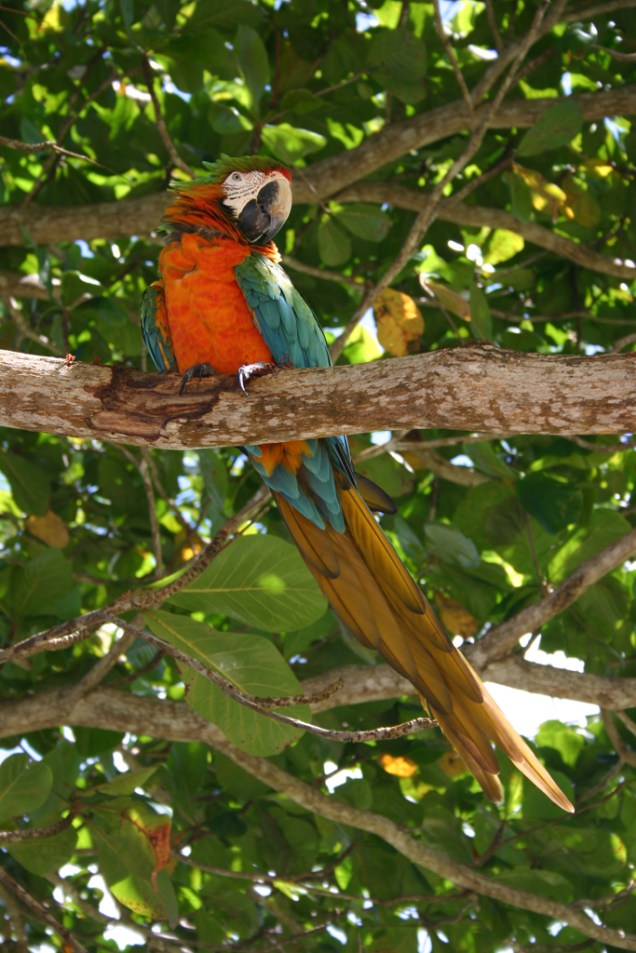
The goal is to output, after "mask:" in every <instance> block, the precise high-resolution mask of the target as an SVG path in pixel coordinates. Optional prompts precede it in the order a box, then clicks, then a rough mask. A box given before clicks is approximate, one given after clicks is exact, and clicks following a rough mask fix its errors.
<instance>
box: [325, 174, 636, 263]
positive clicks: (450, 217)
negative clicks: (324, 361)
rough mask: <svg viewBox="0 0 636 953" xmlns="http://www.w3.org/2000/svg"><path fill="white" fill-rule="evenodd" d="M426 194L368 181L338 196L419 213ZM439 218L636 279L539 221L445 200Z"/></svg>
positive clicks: (423, 204) (607, 259) (341, 198)
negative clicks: (505, 234)
mask: <svg viewBox="0 0 636 953" xmlns="http://www.w3.org/2000/svg"><path fill="white" fill-rule="evenodd" d="M428 197H429V196H428V193H427V192H416V191H415V190H414V189H408V188H405V187H404V186H401V185H397V184H395V183H384V182H365V183H359V184H357V185H353V186H350V187H349V188H348V189H346V190H345V191H344V192H341V194H340V195H339V196H338V201H339V202H377V203H378V204H379V205H381V204H389V205H394V206H397V207H398V208H404V209H409V210H410V211H413V212H420V211H421V210H422V209H424V208H426V205H427V202H428ZM436 217H437V218H440V219H442V221H445V222H452V223H453V224H455V225H466V226H468V227H469V228H484V227H485V228H506V229H508V231H511V232H516V234H517V235H521V237H522V238H524V239H525V240H526V241H528V242H531V243H532V244H533V245H538V246H539V247H540V248H545V249H547V251H551V252H554V254H555V255H560V257H561V258H566V259H567V260H568V261H573V262H574V263H575V264H577V265H581V266H582V267H583V268H590V269H592V271H598V272H601V273H602V274H606V275H612V276H613V277H615V278H622V279H623V280H628V281H633V280H634V279H635V278H636V265H634V264H632V263H630V262H629V261H622V260H621V259H619V258H610V257H609V256H608V255H601V254H599V252H596V251H592V250H591V249H590V248H588V247H587V246H586V245H583V244H580V243H579V242H573V241H572V240H571V239H569V238H564V237H563V236H562V235H558V234H557V233H556V232H554V231H551V230H550V229H549V228H546V227H545V226H543V225H539V224H537V222H525V221H521V219H518V218H515V216H514V215H512V214H511V213H510V212H506V211H504V210H502V209H498V208H487V207H483V206H475V205H464V203H463V202H457V201H455V200H454V199H445V200H444V201H442V202H440V204H439V206H438V209H437V216H436Z"/></svg>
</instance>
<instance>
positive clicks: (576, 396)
mask: <svg viewBox="0 0 636 953" xmlns="http://www.w3.org/2000/svg"><path fill="white" fill-rule="evenodd" d="M635 361H636V357H635V355H634V354H632V353H628V354H606V355H600V356H595V357H579V356H548V355H543V354H524V353H520V352H517V351H504V350H501V349H498V348H495V347H492V346H489V345H474V346H469V347H463V348H457V349H454V350H444V351H436V352H433V353H430V354H420V355H417V356H414V357H406V358H395V359H393V360H384V361H376V362H374V363H372V364H359V365H355V366H349V367H334V368H313V369H307V370H291V369H290V370H281V371H279V372H278V373H276V374H274V375H272V376H270V377H268V378H267V379H265V378H264V379H261V380H258V381H255V382H254V383H253V384H251V385H250V392H249V396H248V397H247V398H246V397H245V395H244V394H243V393H242V392H241V391H240V389H239V387H238V385H237V383H236V381H235V379H234V378H227V377H218V378H214V379H212V380H210V381H205V382H195V383H192V384H191V385H190V386H189V387H188V389H187V391H186V393H185V394H183V395H179V393H178V391H179V384H180V379H179V377H178V376H177V375H161V374H143V373H141V372H140V371H136V370H132V369H129V368H124V367H121V366H116V367H103V366H95V365H90V364H81V363H79V362H76V363H73V364H71V365H69V364H68V363H67V362H65V361H62V360H59V359H56V358H51V357H40V356H34V355H26V354H19V353H16V352H11V351H0V425H1V426H5V427H13V428H20V429H24V430H35V431H44V432H48V433H56V434H61V435H66V436H75V437H90V438H95V439H104V440H111V441H113V442H115V443H117V442H120V443H129V444H136V445H138V446H147V445H151V446H155V447H161V448H164V449H172V450H176V449H183V448H186V447H220V446H237V445H243V444H260V443H271V442H275V441H284V440H301V439H306V438H309V437H325V436H331V435H333V434H337V433H343V434H353V433H365V432H370V431H374V430H386V429H393V430H400V429H410V428H414V427H424V428H431V427H443V428H447V429H456V430H478V431H481V432H484V433H493V434H494V433H496V434H500V433H501V432H502V431H504V432H508V433H541V434H599V433H622V432H626V431H632V430H634V429H636V417H635V412H634V408H635V407H636V374H635V373H634V372H635V369H636V363H635Z"/></svg>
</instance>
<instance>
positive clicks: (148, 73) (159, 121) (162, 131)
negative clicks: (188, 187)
mask: <svg viewBox="0 0 636 953" xmlns="http://www.w3.org/2000/svg"><path fill="white" fill-rule="evenodd" d="M141 68H142V72H143V74H144V79H145V81H146V87H147V89H148V92H149V93H150V99H151V100H152V105H153V108H154V111H155V125H156V127H157V132H158V133H159V138H160V139H161V141H162V142H163V144H164V146H165V149H166V152H167V153H168V156H169V158H170V161H171V163H172V165H173V166H176V168H177V169H181V171H182V172H185V174H186V175H187V176H189V178H194V172H193V171H192V169H191V168H190V166H189V165H188V164H187V162H184V161H183V159H182V158H181V156H180V155H179V153H178V152H177V147H176V146H175V144H174V142H173V141H172V138H171V136H170V133H169V132H168V127H167V126H166V123H165V120H164V118H163V113H162V111H161V106H160V104H159V99H158V97H157V94H156V92H155V78H154V74H153V71H152V66H151V65H150V60H149V59H148V57H147V55H146V54H145V53H144V54H143V56H142V58H141Z"/></svg>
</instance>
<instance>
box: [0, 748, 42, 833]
mask: <svg viewBox="0 0 636 953" xmlns="http://www.w3.org/2000/svg"><path fill="white" fill-rule="evenodd" d="M52 784H53V775H52V774H51V770H50V768H48V767H47V766H46V765H45V764H42V763H40V762H36V761H31V759H30V758H29V757H28V755H26V754H13V755H11V756H10V757H8V758H6V760H5V761H3V762H2V764H0V821H6V820H8V819H9V818H11V817H21V816H22V815H24V814H31V813H33V811H35V810H37V808H38V807H40V806H41V805H42V804H44V802H45V801H46V799H47V797H48V796H49V792H50V790H51V785H52Z"/></svg>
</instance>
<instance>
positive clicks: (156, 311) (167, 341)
mask: <svg viewBox="0 0 636 953" xmlns="http://www.w3.org/2000/svg"><path fill="white" fill-rule="evenodd" d="M140 316H141V333H142V334H143V339H144V342H145V344H146V347H147V348H148V353H149V354H150V357H151V358H152V360H153V363H154V365H155V367H156V368H157V370H159V371H162V372H164V373H165V372H167V371H176V370H177V361H176V358H175V356H174V351H173V350H172V341H171V338H170V327H169V324H168V316H167V312H166V299H165V295H164V291H163V285H162V283H161V282H160V281H155V282H154V284H152V285H150V287H149V288H146V290H145V291H144V294H143V297H142V299H141V315H140Z"/></svg>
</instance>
